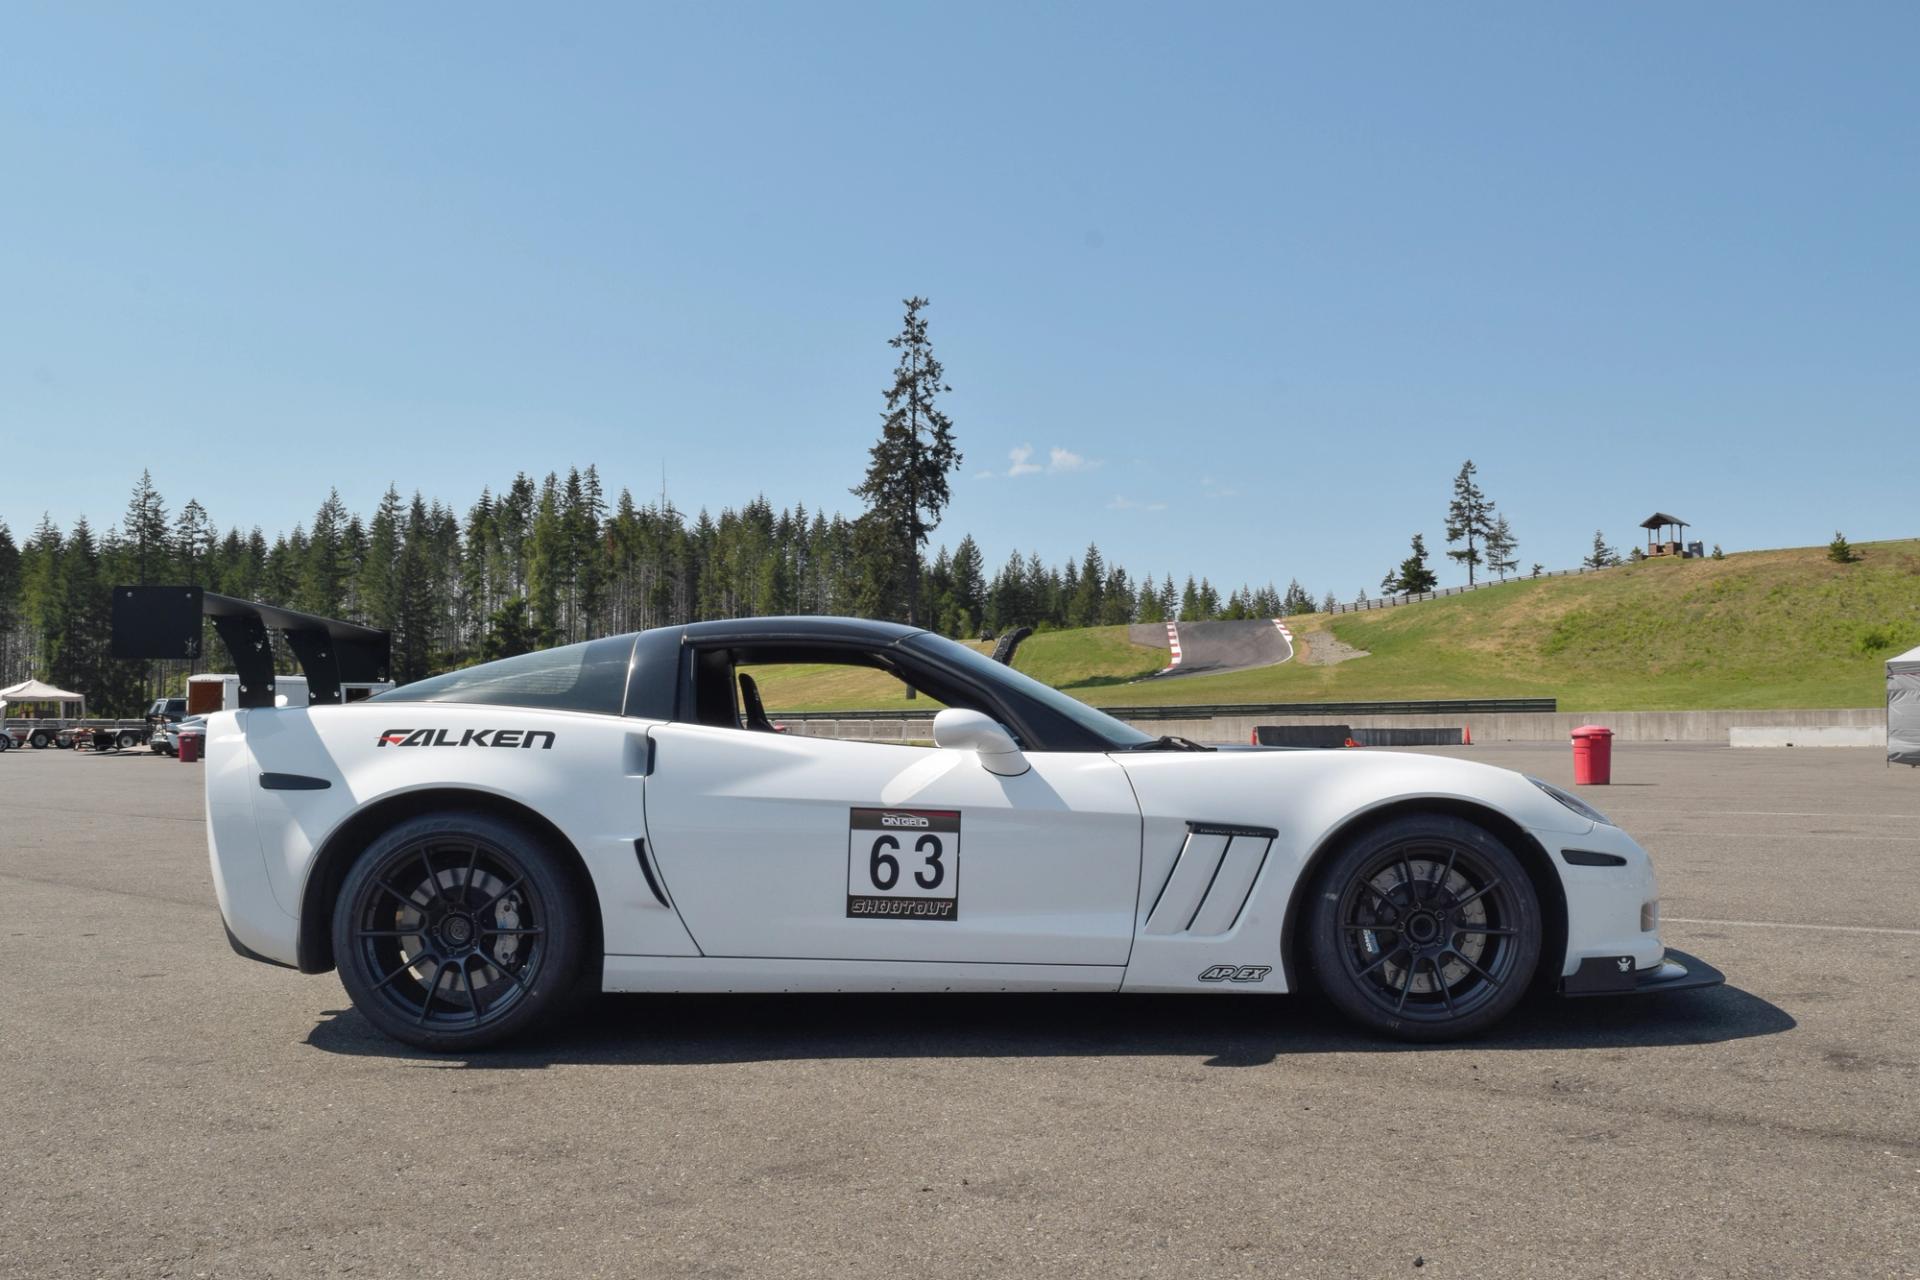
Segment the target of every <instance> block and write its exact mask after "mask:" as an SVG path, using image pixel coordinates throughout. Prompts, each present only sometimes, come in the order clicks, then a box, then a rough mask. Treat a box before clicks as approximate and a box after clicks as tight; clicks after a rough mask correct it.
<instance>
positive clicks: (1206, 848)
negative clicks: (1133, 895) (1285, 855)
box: [1144, 822, 1279, 937]
mask: <svg viewBox="0 0 1920 1280" xmlns="http://www.w3.org/2000/svg"><path fill="white" fill-rule="evenodd" d="M1277 835H1279V832H1277V831H1275V830H1274V829H1273V828H1272V827H1245V826H1236V825H1233V824H1231V823H1219V822H1189V823H1188V824H1187V839H1186V842H1185V843H1184V844H1182V845H1181V846H1180V856H1179V857H1177V858H1175V859H1174V860H1173V870H1172V871H1171V872H1170V873H1168V875H1167V881H1166V883H1165V884H1163V885H1161V886H1160V893H1159V896H1158V897H1156V898H1155V899H1154V903H1153V905H1152V906H1151V907H1149V908H1147V923H1146V928H1145V930H1144V932H1146V933H1149V934H1153V935H1155V936H1166V935H1170V934H1180V933H1184V934H1189V935H1191V936H1194V937H1218V936H1219V935H1220V934H1223V933H1226V932H1228V931H1229V930H1231V929H1232V928H1233V926H1234V925H1235V924H1236V923H1238V922H1239V920H1240V912H1241V911H1242V910H1244V909H1245V907H1246V905H1247V898H1248V896H1249V895H1251V894H1252V893H1253V882H1254V881H1255V880H1256V879H1258V878H1259V876H1260V868H1261V867H1263V866H1265V865H1266V861H1267V851H1268V850H1269V849H1271V848H1272V847H1273V841H1274V838H1275V837H1276V836H1277Z"/></svg>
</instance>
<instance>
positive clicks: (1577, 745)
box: [1573, 724, 1613, 787]
mask: <svg viewBox="0 0 1920 1280" xmlns="http://www.w3.org/2000/svg"><path fill="white" fill-rule="evenodd" d="M1573 781H1574V785H1576V786H1582V787H1604V786H1606V785H1607V784H1608V783H1610V782H1612V781H1613V730H1611V729H1607V728H1602V727H1601V726H1600V725H1597V724H1583V725H1581V726H1580V727H1579V728H1578V729H1575V730H1574V731H1573Z"/></svg>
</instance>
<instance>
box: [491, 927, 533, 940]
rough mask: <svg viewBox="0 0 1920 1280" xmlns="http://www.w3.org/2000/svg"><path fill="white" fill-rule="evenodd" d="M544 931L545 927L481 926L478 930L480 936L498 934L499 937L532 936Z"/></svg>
mask: <svg viewBox="0 0 1920 1280" xmlns="http://www.w3.org/2000/svg"><path fill="white" fill-rule="evenodd" d="M545 932H546V930H545V929H487V928H482V929H481V930H480V933H481V935H482V936H484V937H494V936H499V937H504V938H532V937H538V936H539V935H540V934H543V933H545Z"/></svg>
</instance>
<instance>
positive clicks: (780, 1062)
mask: <svg viewBox="0 0 1920 1280" xmlns="http://www.w3.org/2000/svg"><path fill="white" fill-rule="evenodd" d="M1615 750H1616V761H1615V775H1616V779H1617V781H1618V783H1619V784H1620V785H1616V786H1614V787H1611V788H1607V789H1604V790H1599V789H1596V790H1593V791H1589V792H1587V793H1586V794H1587V795H1588V797H1589V798H1590V799H1593V800H1595V801H1596V802H1597V803H1600V804H1601V805H1602V806H1603V807H1604V808H1606V809H1608V810H1610V811H1612V812H1613V813H1614V815H1615V816H1616V817H1617V818H1619V819H1620V820H1622V822H1623V823H1624V824H1625V825H1626V826H1628V828H1629V829H1630V830H1633V831H1635V832H1636V834H1638V835H1639V836H1640V838H1641V839H1642V841H1643V842H1644V843H1645V844H1646V845H1647V846H1648V847H1649V848H1650V849H1651V850H1652V851H1653V853H1654V855H1655V857H1656V859H1657V861H1658V864H1659V867H1660V872H1661V876H1662V881H1663V889H1664V894H1665V910H1666V913H1667V915H1668V917H1669V920H1670V924H1669V926H1668V928H1667V934H1668V940H1669V941H1670V942H1671V943H1672V944H1673V945H1675V946H1678V947H1681V948H1683V949H1686V950H1690V951H1693V952H1695V953H1697V954H1699V955H1700V956H1702V957H1704V958H1705V959H1707V960H1710V961H1711V962H1713V963H1714V964H1716V965H1718V966H1719V967H1720V968H1722V969H1724V970H1725V971H1726V973H1727V974H1728V978H1729V982H1730V985H1729V986H1728V987H1726V988H1724V989H1719V990H1712V991H1704V992H1695V993H1687V994H1680V995H1675V996H1673V997H1671V998H1668V999H1664V1000H1650V999H1649V1000H1634V999H1626V1000H1608V1001H1585V1002H1561V1003H1551V1004H1548V1005H1546V1006H1544V1007H1540V1008H1532V1009H1526V1010H1523V1011H1522V1012H1521V1014H1520V1015H1519V1016H1518V1017H1516V1018H1515V1019H1514V1020H1513V1021H1512V1022H1511V1023H1510V1024H1509V1025H1508V1026H1507V1027H1506V1029H1505V1030H1503V1031H1502V1032H1500V1033H1499V1034H1496V1035H1494V1036H1492V1037H1490V1038H1488V1039H1484V1040H1481V1041H1477V1042H1473V1043H1469V1044H1465V1045H1458V1046H1451V1047H1445V1048H1437V1049H1408V1048H1403V1047H1399V1046H1395V1045H1391V1044H1385V1043H1380V1042H1376V1041H1372V1040H1368V1039H1365V1038H1362V1037H1360V1036H1357V1035H1355V1034H1352V1033H1350V1032H1348V1031H1347V1030H1346V1029H1345V1028H1344V1027H1343V1026H1342V1025H1341V1024H1340V1023H1339V1022H1337V1021H1336V1020H1334V1019H1333V1018H1332V1016H1331V1015H1329V1014H1325V1013H1323V1012H1321V1011H1319V1010H1318V1009H1317V1008H1316V1007H1315V1006H1313V1005H1312V1004H1310V1003H1308V1002H1305V1001H1302V1000H1298V999H1291V998H1289V999H1278V1000H1276V999H1272V998H1260V997H1249V996H1239V997H1228V996H1222V997H1213V998H1205V997H1195V998H1190V999H1181V998H1166V999H1162V998H1149V997H1129V996H1107V997H1069V996H1052V997H1045V996H1038V997H995V996H982V997H939V998H904V997H888V998H876V997H785V998H762V997H752V998H745V997H732V998H689V997H673V998H665V997H621V998H617V999H607V1000H604V1001H602V1002H601V1003H600V1004H599V1005H598V1006H596V1007H595V1009H593V1010H592V1011H591V1012H590V1013H589V1014H588V1015H587V1016H586V1017H584V1018H582V1019H581V1020H580V1021H578V1022H576V1023H575V1024H573V1025H572V1026H570V1027H569V1028H567V1029H566V1030H564V1031H562V1032H559V1033H557V1034H555V1035H553V1036H552V1037H551V1038H549V1039H547V1040H545V1041H542V1042H538V1043H533V1044H529V1045H526V1046H523V1047H521V1048H518V1049H516V1050H513V1051H511V1052H506V1053H499V1054H494V1055H485V1056H474V1057H472V1058H467V1059H462V1058H457V1057H456V1058H436V1057H432V1056H429V1055H424V1054H419V1053H416V1052H413V1051H411V1050H407V1049H404V1048H402V1047H400V1046H397V1045H395V1044H393V1043H391V1042H389V1041H386V1040H384V1039H382V1038H381V1037H379V1036H378V1035H377V1034H376V1033H374V1032H373V1031H372V1030H371V1029H370V1028H369V1027H368V1025H367V1024H366V1023H365V1021H364V1020H362V1019H361V1018H360V1017H359V1016H358V1015H357V1014H355V1013H353V1012H352V1011H351V1009H350V1008H349V1006H348V1004H347V1002H346V999H345V997H344V995H343V993H342V991H341V989H340V985H339V982H338V980H337V979H336V978H335V977H334V976H332V975H327V976H323V977H302V976H300V975H297V974H294V973H291V972H288V971H285V970H281V969H274V968H269V967H266V966H263V965H259V964H254V963H250V962H247V961H244V960H241V959H239V958H238V957H236V956H234V955H233V954H232V953H231V952H230V951H229V950H228V949H227V945H226V942H225V939H224V937H223V936H222V934H221V930H220V924H219V920H218V917H217V914H216V912H215V909H214V905H213V895H212V888H211V885H210V883H209V879H208V874H207V867H206V853H205V848H204V843H203V841H204V832H203V827H202V822H201V802H200V793H199V784H200V771H199V770H198V769H197V768H196V767H194V766H188V765H181V764H178V763H176V762H174V761H171V760H166V759H161V758H158V757H146V756H127V757H116V756H104V757H98V758H93V757H88V756H84V755H75V754H72V753H67V752H52V751H47V752H19V753H9V754H7V755H6V756H3V757H0V813H4V815H5V829H6V840H5V842H4V844H0V890H3V891H4V900H5V903H6V926H5V928H4V929H0V976H3V977H4V981H0V1242H3V1243H4V1248H0V1276H6V1277H35V1278H40V1277H53V1276H110V1277H118V1276H127V1277H132V1276H139V1277H147V1276H183V1277H185V1276H212V1277H219V1276H233V1277H271V1276H322V1275H325V1276H337V1275H343V1274H353V1275H374V1276H385V1275H394V1276H419V1277H431V1276H462V1277H466V1276H473V1275H489V1276H503V1277H508V1276H526V1275H546V1276H557V1277H559V1276H564V1277H578V1276H688V1277H713V1276H821V1277H844V1276H894V1275H919V1276H940V1277H948V1276H989V1275H992V1276H1005V1275H1020V1276H1036V1275H1038V1276H1102V1277H1106V1276H1149V1275H1154V1276H1182V1277H1188V1276H1196V1275H1209V1276H1212V1275H1230V1276H1242V1275H1244V1276H1261V1277H1272V1276H1303V1277H1327V1276H1381V1275H1406V1276H1416V1275H1417V1276H1422V1277H1427V1276H1475V1277H1482V1276H1496V1275H1497V1276H1551V1277H1554V1278H1555V1280H1563V1278H1568V1277H1585V1276H1694V1275H1698V1276H1778V1275H1793V1276H1860V1275H1869V1276H1901V1275H1913V1274H1916V1273H1920V920H1917V919H1916V916H1917V915H1920V913H1917V912H1916V910H1915V908H1916V906H1917V905H1920V858H1917V857H1916V854H1920V842H1916V839H1915V834H1914V833H1915V832H1916V830H1920V773H1917V772H1914V771H1909V770H1899V771H1888V770H1885V769H1884V768H1883V767H1882V766H1881V765H1880V764H1879V762H1878V761H1877V759H1876V758H1875V757H1874V753H1872V752H1866V751H1774V752H1769V751H1728V750H1725V749H1714V748H1687V747H1653V746H1641V745H1633V744H1621V745H1616V748H1615ZM1447 754H1466V755H1470V756H1472V757H1474V758H1477V759H1484V760H1489V761H1492V762H1494V763H1499V764H1505V765H1511V766H1515V767H1521V768H1525V769H1527V770H1528V771H1530V772H1535V773H1538V774H1541V775H1543V776H1546V777H1548V778H1551V779H1554V780H1556V781H1559V782H1562V783H1565V782H1568V781H1569V780H1570V779H1569V777H1568V774H1569V768H1568V764H1567V759H1566V750H1565V748H1564V747H1554V748H1533V747H1483V748H1471V749H1464V750H1458V751H1455V750H1449V751H1448V752H1447ZM1861 930H1882V931H1884V932H1862V931H1861Z"/></svg>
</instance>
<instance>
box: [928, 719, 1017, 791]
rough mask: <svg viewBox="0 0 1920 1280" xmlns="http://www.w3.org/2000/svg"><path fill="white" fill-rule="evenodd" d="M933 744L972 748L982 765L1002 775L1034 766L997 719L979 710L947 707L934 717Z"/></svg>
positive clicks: (1015, 774) (1006, 775)
mask: <svg viewBox="0 0 1920 1280" xmlns="http://www.w3.org/2000/svg"><path fill="white" fill-rule="evenodd" d="M933 744H934V745H935V746H937V747H941V748H944V749H946V750H948V751H972V752H975V753H977V754H978V755H979V757H980V767H981V768H983V769H985V770H986V771H987V772H988V773H997V774H999V775H1000V776H1001V777H1003V778H1017V777H1019V776H1020V775H1021V774H1023V773H1025V772H1026V771H1027V770H1028V769H1031V768H1032V767H1033V766H1032V765H1030V764H1028V763H1027V758H1026V757H1025V756H1024V755H1022V754H1020V748H1019V746H1017V745H1016V744H1015V743H1014V740H1013V735H1012V734H1010V733H1008V732H1007V731H1006V728H1005V727H1004V726H1003V725H1001V723H1000V722H999V721H998V720H995V719H994V718H993V717H992V716H990V715H986V714H984V713H983V712H979V711H964V710H962V709H960V708H959V707H948V708H947V709H946V710H945V711H942V712H941V713H940V714H939V715H937V716H935V717H934V718H933Z"/></svg>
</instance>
